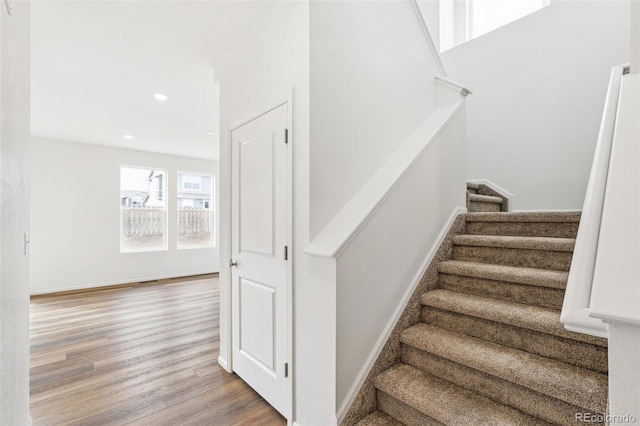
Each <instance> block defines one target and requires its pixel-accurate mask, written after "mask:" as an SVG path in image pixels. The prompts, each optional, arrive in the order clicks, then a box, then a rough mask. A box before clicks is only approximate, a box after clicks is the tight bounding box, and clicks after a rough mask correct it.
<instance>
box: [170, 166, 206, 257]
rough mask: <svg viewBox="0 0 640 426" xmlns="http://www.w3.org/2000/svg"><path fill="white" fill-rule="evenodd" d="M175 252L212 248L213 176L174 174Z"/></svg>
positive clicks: (185, 173)
mask: <svg viewBox="0 0 640 426" xmlns="http://www.w3.org/2000/svg"><path fill="white" fill-rule="evenodd" d="M177 177H178V185H177V186H178V188H179V190H178V197H177V202H178V248H194V247H211V246H213V244H214V231H215V225H214V217H213V214H214V212H213V208H212V206H213V191H214V185H213V184H214V181H213V176H211V175H205V174H199V173H189V172H179V173H178V176H177Z"/></svg>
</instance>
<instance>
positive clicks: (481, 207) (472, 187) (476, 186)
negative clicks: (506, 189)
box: [467, 183, 509, 213]
mask: <svg viewBox="0 0 640 426" xmlns="http://www.w3.org/2000/svg"><path fill="white" fill-rule="evenodd" d="M507 203H508V200H507V198H506V197H504V196H503V195H502V194H500V193H498V192H496V191H495V190H493V189H492V188H490V187H489V186H487V185H485V184H482V183H467V211H468V212H469V213H475V212H506V211H509V206H508V204H507Z"/></svg>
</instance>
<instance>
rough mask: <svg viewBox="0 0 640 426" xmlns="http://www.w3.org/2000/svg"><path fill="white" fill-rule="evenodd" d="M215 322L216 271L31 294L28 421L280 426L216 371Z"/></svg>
mask: <svg viewBox="0 0 640 426" xmlns="http://www.w3.org/2000/svg"><path fill="white" fill-rule="evenodd" d="M218 324H219V309H218V277H217V275H200V276H197V277H188V278H184V279H171V280H161V281H159V282H153V283H144V284H138V285H135V286H118V287H115V288H103V289H96V290H87V291H80V292H69V293H60V294H53V295H47V296H34V297H33V298H32V300H31V416H32V418H33V425H34V426H48V425H55V426H59V425H140V426H143V425H144V426H150V425H152V426H156V425H158V426H160V425H167V426H173V425H203V426H204V425H207V426H209V425H215V426H217V425H221V426H224V425H285V424H286V420H285V419H284V418H283V417H282V416H280V414H278V412H277V411H275V410H274V409H273V408H272V407H271V406H269V405H268V404H267V403H266V402H265V401H264V400H263V399H262V398H261V397H260V396H259V395H258V394H257V393H256V392H254V391H253V390H252V389H251V388H250V387H249V386H248V385H247V384H246V383H244V382H243V381H242V380H241V379H240V378H239V377H238V376H236V375H235V374H229V373H227V372H226V371H224V370H223V369H222V368H221V367H220V366H219V365H218V363H217V358H218V350H219V335H218Z"/></svg>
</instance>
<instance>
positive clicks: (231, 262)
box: [229, 259, 238, 268]
mask: <svg viewBox="0 0 640 426" xmlns="http://www.w3.org/2000/svg"><path fill="white" fill-rule="evenodd" d="M237 267H238V261H237V260H234V259H230V260H229V268H237Z"/></svg>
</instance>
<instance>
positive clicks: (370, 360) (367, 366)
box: [337, 207, 467, 424]
mask: <svg viewBox="0 0 640 426" xmlns="http://www.w3.org/2000/svg"><path fill="white" fill-rule="evenodd" d="M466 212H467V209H466V208H463V207H456V208H454V209H453V212H452V213H451V215H450V216H449V219H447V222H446V223H445V225H444V227H443V228H442V230H441V231H440V234H439V235H438V237H437V238H436V240H435V241H434V243H433V245H432V246H431V249H430V250H429V252H428V253H427V256H426V258H425V259H424V261H423V262H422V265H420V269H419V270H418V272H417V273H416V274H415V276H414V277H413V280H412V281H411V285H410V286H409V287H408V288H407V291H405V293H404V295H403V296H402V299H400V302H399V303H398V305H397V306H396V309H395V310H394V311H393V315H392V316H391V318H389V321H388V322H387V324H386V326H385V327H384V329H383V330H382V333H381V334H380V337H378V341H377V342H376V344H375V346H374V347H373V350H372V351H371V352H370V353H369V356H368V357H367V359H366V361H365V363H364V365H363V366H362V369H361V370H360V372H359V373H358V375H357V376H356V380H355V382H354V383H353V385H351V388H350V389H349V391H348V392H347V395H346V397H345V399H344V400H343V401H342V404H340V407H339V408H338V412H337V418H338V424H339V423H341V422H342V420H344V417H345V416H346V415H347V412H348V411H349V408H350V407H351V404H353V401H354V400H355V398H356V396H357V395H358V392H359V391H360V388H361V387H362V385H363V384H364V381H365V380H366V379H367V376H368V375H369V372H370V371H371V369H372V368H373V365H374V364H375V362H376V360H377V359H378V356H380V352H382V348H383V347H384V345H385V344H386V343H387V340H389V336H390V335H391V332H392V331H393V329H394V328H395V326H396V324H397V322H398V320H399V319H400V316H401V315H402V313H403V312H404V310H405V308H406V307H407V304H408V303H409V299H411V296H412V295H413V293H414V292H415V290H416V288H417V287H418V284H419V283H420V280H422V277H423V276H424V274H425V272H427V268H428V267H429V265H430V264H431V262H432V261H433V258H434V257H435V255H436V253H437V252H438V249H439V248H440V246H441V245H442V243H443V241H444V239H445V237H446V236H447V234H448V233H449V230H450V229H451V226H453V222H454V221H455V220H456V218H457V217H458V215H461V214H464V213H466Z"/></svg>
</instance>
